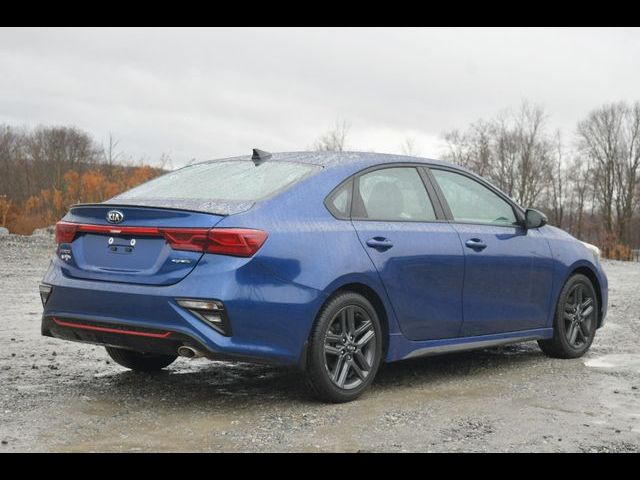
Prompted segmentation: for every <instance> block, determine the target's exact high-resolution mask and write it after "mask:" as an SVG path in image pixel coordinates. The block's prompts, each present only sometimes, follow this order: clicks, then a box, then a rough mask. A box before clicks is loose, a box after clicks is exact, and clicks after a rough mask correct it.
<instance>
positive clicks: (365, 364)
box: [354, 350, 371, 370]
mask: <svg viewBox="0 0 640 480" xmlns="http://www.w3.org/2000/svg"><path fill="white" fill-rule="evenodd" d="M354 359H357V360H358V362H359V363H360V366H361V367H362V369H363V370H371V365H369V362H368V361H367V357H365V356H364V355H363V353H362V352H361V351H359V350H358V351H357V352H356V354H355V356H354Z"/></svg>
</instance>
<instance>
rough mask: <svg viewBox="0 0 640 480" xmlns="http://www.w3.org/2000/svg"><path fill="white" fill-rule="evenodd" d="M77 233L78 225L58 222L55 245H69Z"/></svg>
mask: <svg viewBox="0 0 640 480" xmlns="http://www.w3.org/2000/svg"><path fill="white" fill-rule="evenodd" d="M77 232H78V224H76V223H67V222H58V223H56V243H58V244H60V243H71V242H73V239H74V238H75V237H76V233H77Z"/></svg>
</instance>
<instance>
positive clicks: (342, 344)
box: [324, 305, 376, 390]
mask: <svg viewBox="0 0 640 480" xmlns="http://www.w3.org/2000/svg"><path fill="white" fill-rule="evenodd" d="M375 337H376V332H375V329H374V326H373V322H372V321H371V317H370V316H369V314H368V313H367V312H366V311H365V310H364V309H363V308H361V307H359V306H357V305H347V306H345V307H344V308H342V309H341V310H340V311H339V312H338V313H337V314H336V315H335V316H334V317H333V319H332V320H331V322H330V323H329V328H328V329H327V333H326V335H325V340H324V358H325V368H326V370H327V373H328V374H329V378H330V379H331V381H332V382H333V384H334V385H336V386H337V387H338V388H342V389H345V390H351V389H354V388H357V387H358V386H360V385H361V384H362V382H364V380H365V379H366V378H367V377H368V376H369V373H370V372H371V368H372V366H373V364H374V360H375V355H376V342H375Z"/></svg>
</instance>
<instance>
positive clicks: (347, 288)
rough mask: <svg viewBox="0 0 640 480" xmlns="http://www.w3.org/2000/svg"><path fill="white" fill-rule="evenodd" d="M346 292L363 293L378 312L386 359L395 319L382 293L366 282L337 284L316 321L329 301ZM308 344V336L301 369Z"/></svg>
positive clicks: (383, 355) (305, 360)
mask: <svg viewBox="0 0 640 480" xmlns="http://www.w3.org/2000/svg"><path fill="white" fill-rule="evenodd" d="M345 292H353V293H357V294H359V295H362V296H363V297H364V298H366V299H367V300H368V301H369V302H370V303H371V305H372V306H373V308H374V309H375V311H376V313H377V314H378V318H379V319H380V326H381V327H382V358H383V359H384V358H385V357H386V355H387V351H388V348H389V339H390V321H393V320H392V319H390V313H389V311H388V308H387V307H386V306H385V303H384V301H383V299H382V297H381V295H380V294H379V293H378V292H377V291H376V290H375V289H374V288H373V287H371V286H370V285H367V284H366V283H363V282H361V281H357V280H356V281H351V282H348V283H343V284H340V285H339V286H335V287H334V288H333V290H332V291H331V293H330V294H329V295H328V296H327V297H326V298H325V300H324V301H323V302H322V305H320V308H319V309H318V311H317V312H316V315H315V317H314V322H315V321H316V318H317V316H318V314H319V313H320V312H321V311H322V308H323V307H324V306H325V305H326V304H327V303H328V302H329V301H331V300H332V299H333V298H335V297H336V296H337V295H340V294H341V293H345ZM391 315H393V313H391ZM308 346H309V339H308V338H307V340H306V341H305V344H304V348H303V352H302V355H301V356H300V362H299V365H298V366H299V368H301V369H304V368H305V366H306V362H307V351H308Z"/></svg>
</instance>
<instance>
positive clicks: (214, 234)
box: [56, 222, 268, 257]
mask: <svg viewBox="0 0 640 480" xmlns="http://www.w3.org/2000/svg"><path fill="white" fill-rule="evenodd" d="M78 233H102V234H107V235H124V236H134V237H135V236H140V237H144V236H146V237H164V239H165V240H166V241H167V243H168V244H169V245H170V246H171V248H173V249H174V250H187V251H190V252H203V253H217V254H220V255H233V256H236V257H251V256H252V255H254V254H255V253H256V252H257V251H258V250H259V249H260V247H261V246H262V244H263V243H264V242H265V240H266V239H267V236H268V235H267V232H264V231H262V230H253V229H249V228H211V229H208V228H162V227H160V228H156V227H119V226H118V227H116V226H109V225H87V224H79V223H69V222H58V223H57V224H56V243H71V242H72V241H73V239H74V238H75V237H76V235H77V234H78Z"/></svg>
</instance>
